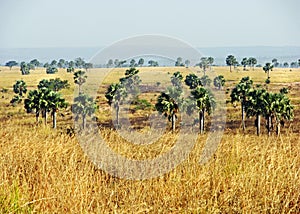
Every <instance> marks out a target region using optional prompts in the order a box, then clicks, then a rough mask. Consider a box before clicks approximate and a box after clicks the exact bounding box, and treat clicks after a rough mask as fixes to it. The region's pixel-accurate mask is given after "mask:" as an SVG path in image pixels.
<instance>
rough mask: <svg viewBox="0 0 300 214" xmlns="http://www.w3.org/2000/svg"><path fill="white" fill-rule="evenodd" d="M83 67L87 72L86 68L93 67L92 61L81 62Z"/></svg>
mask: <svg viewBox="0 0 300 214" xmlns="http://www.w3.org/2000/svg"><path fill="white" fill-rule="evenodd" d="M83 68H84V69H85V71H86V72H87V71H88V69H91V68H93V63H90V62H86V63H84V64H83Z"/></svg>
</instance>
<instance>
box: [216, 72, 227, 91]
mask: <svg viewBox="0 0 300 214" xmlns="http://www.w3.org/2000/svg"><path fill="white" fill-rule="evenodd" d="M225 82H226V80H225V78H224V76H223V75H219V76H217V77H215V78H214V86H215V87H216V88H218V89H219V90H221V89H222V87H223V86H224V85H225Z"/></svg>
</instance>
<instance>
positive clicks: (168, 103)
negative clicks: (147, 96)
mask: <svg viewBox="0 0 300 214" xmlns="http://www.w3.org/2000/svg"><path fill="white" fill-rule="evenodd" d="M173 89H175V88H174V87H173ZM174 92H175V93H176V92H178V91H177V90H176V89H175V90H172V89H171V88H169V91H168V92H166V93H165V92H162V93H161V94H160V95H159V97H158V98H157V102H156V104H155V108H156V110H157V111H158V112H160V113H162V114H163V115H164V116H165V117H167V118H168V120H169V121H171V124H172V131H173V132H174V131H175V129H176V119H177V115H176V114H177V113H178V111H179V103H178V102H177V101H176V96H174ZM177 96H180V94H179V95H177Z"/></svg>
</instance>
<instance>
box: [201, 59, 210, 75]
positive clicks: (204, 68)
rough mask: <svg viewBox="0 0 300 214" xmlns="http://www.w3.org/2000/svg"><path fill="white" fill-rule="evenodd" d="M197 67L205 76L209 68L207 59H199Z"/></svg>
mask: <svg viewBox="0 0 300 214" xmlns="http://www.w3.org/2000/svg"><path fill="white" fill-rule="evenodd" d="M199 66H200V68H202V69H203V72H204V75H206V69H207V68H208V66H209V61H208V58H207V57H201V59H200V63H199Z"/></svg>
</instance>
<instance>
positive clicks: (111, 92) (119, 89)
mask: <svg viewBox="0 0 300 214" xmlns="http://www.w3.org/2000/svg"><path fill="white" fill-rule="evenodd" d="M127 96H128V94H127V91H126V89H125V87H124V86H123V85H122V84H121V83H113V84H111V85H110V86H109V87H108V89H107V91H106V93H105V97H106V99H107V100H108V104H109V105H110V106H111V105H112V104H113V107H114V108H115V110H116V123H117V126H119V125H120V124H119V112H120V105H121V104H122V102H123V101H124V99H125V98H126V97H127Z"/></svg>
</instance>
